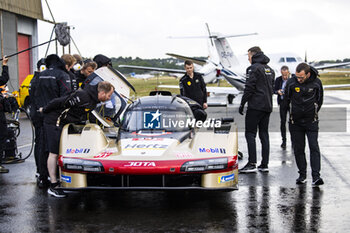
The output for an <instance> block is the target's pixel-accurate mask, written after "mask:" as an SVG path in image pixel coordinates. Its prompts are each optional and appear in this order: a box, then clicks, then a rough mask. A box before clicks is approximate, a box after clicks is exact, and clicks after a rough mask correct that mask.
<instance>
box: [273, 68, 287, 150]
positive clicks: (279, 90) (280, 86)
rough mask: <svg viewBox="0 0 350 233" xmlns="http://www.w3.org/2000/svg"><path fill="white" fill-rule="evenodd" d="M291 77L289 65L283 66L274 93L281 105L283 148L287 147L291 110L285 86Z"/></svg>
mask: <svg viewBox="0 0 350 233" xmlns="http://www.w3.org/2000/svg"><path fill="white" fill-rule="evenodd" d="M290 77H291V74H290V72H289V68H288V66H282V67H281V76H279V77H277V78H276V81H275V89H274V93H275V94H276V95H277V103H278V105H279V106H280V118H281V126H280V130H281V136H282V144H281V147H282V149H283V150H285V149H286V148H287V137H286V121H287V114H288V111H289V105H288V102H287V99H286V98H285V94H284V93H285V88H286V84H287V81H288V79H289V78H290Z"/></svg>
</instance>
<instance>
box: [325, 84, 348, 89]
mask: <svg viewBox="0 0 350 233" xmlns="http://www.w3.org/2000/svg"><path fill="white" fill-rule="evenodd" d="M343 87H350V84H334V85H324V86H323V89H331V88H343Z"/></svg>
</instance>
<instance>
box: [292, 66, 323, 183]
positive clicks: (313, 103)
mask: <svg viewBox="0 0 350 233" xmlns="http://www.w3.org/2000/svg"><path fill="white" fill-rule="evenodd" d="M317 76H318V71H317V70H316V69H315V68H313V67H312V66H309V65H308V64H306V63H300V64H299V65H298V66H297V68H296V73H295V77H292V78H290V79H289V80H288V82H287V87H286V97H287V101H288V103H290V117H289V131H290V133H291V138H292V145H293V149H294V156H295V161H296V164H297V167H298V170H299V178H298V179H297V180H296V183H297V184H304V183H305V182H306V165H307V163H306V158H305V135H306V136H307V139H308V142H309V148H310V164H311V169H312V184H313V185H314V186H318V185H322V184H323V180H322V178H321V177H320V170H321V156H320V148H319V146H318V112H319V111H320V109H321V106H322V103H323V86H322V82H321V80H320V79H319V78H318V77H317Z"/></svg>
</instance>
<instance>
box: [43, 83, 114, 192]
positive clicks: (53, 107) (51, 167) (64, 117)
mask: <svg viewBox="0 0 350 233" xmlns="http://www.w3.org/2000/svg"><path fill="white" fill-rule="evenodd" d="M113 92H114V87H113V85H112V84H111V83H110V82H107V81H102V82H99V83H98V85H87V86H86V87H85V88H84V89H78V90H77V91H75V92H73V93H72V94H70V95H69V96H63V97H60V98H56V99H53V100H52V101H51V102H50V103H49V104H48V105H46V106H45V107H44V108H43V109H40V111H42V112H44V129H45V131H46V135H47V144H48V149H49V152H50V154H49V159H48V162H47V167H48V171H49V175H50V181H51V186H50V188H49V189H48V190H47V192H48V193H49V194H50V195H52V196H55V197H65V196H66V195H65V193H64V192H63V191H62V190H60V189H57V188H56V187H58V185H59V183H58V181H57V158H58V153H59V143H60V135H61V131H62V128H63V126H64V125H65V124H68V123H81V122H82V121H86V114H87V113H88V112H89V111H92V110H94V109H95V108H96V105H97V104H98V103H99V102H104V101H107V100H110V99H111V96H112V94H113Z"/></svg>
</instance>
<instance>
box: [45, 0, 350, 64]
mask: <svg viewBox="0 0 350 233" xmlns="http://www.w3.org/2000/svg"><path fill="white" fill-rule="evenodd" d="M47 1H48V3H49V5H50V7H51V10H52V13H53V15H54V17H55V20H56V22H68V24H69V25H71V26H72V27H74V28H75V29H74V30H73V31H72V32H71V35H72V37H73V39H74V41H75V42H76V43H77V46H78V48H79V50H80V52H81V54H82V55H83V56H84V57H93V56H94V55H96V54H98V53H101V54H105V55H107V56H109V57H119V56H123V57H125V56H131V57H141V58H164V57H167V56H166V55H165V53H167V52H172V53H178V54H182V55H188V56H207V55H208V46H207V43H208V42H207V40H205V39H187V40H186V39H169V38H168V37H169V36H199V35H207V30H206V27H205V23H206V22H207V23H208V24H209V26H210V29H211V31H212V32H220V33H222V34H242V33H252V32H257V33H258V34H259V35H257V36H250V37H242V38H229V39H228V41H229V43H230V45H231V47H232V50H233V51H234V53H235V54H237V55H240V54H245V53H246V51H247V49H248V48H250V47H252V46H255V45H258V46H260V47H261V48H262V50H263V51H264V52H265V53H277V52H295V53H297V54H299V55H300V56H301V57H304V53H305V50H307V54H308V60H309V61H314V60H325V59H344V58H350V30H349V29H350V14H349V10H350V1H348V0H308V1H306V0H288V1H287V0H286V1H284V0H279V1H277V0H276V1H273V0H263V1H261V0H245V1H238V0H236V1H233V0H216V1H214V0H123V1H122V0H98V1H97V0H59V1H58V0H47ZM42 6H43V11H44V17H45V18H46V19H50V20H52V18H51V16H50V14H49V12H48V10H47V9H48V8H47V6H46V2H45V0H42ZM51 30H52V25H51V24H48V23H45V22H41V21H40V22H39V42H44V41H47V40H48V39H49V37H50V33H51ZM52 47H53V46H52ZM45 50H46V46H42V47H41V49H40V50H39V53H40V56H43V55H44V54H45ZM54 52H55V51H54V50H50V53H54ZM72 52H73V53H76V52H77V51H76V50H75V49H74V47H72ZM59 53H62V49H61V48H60V49H59Z"/></svg>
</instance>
